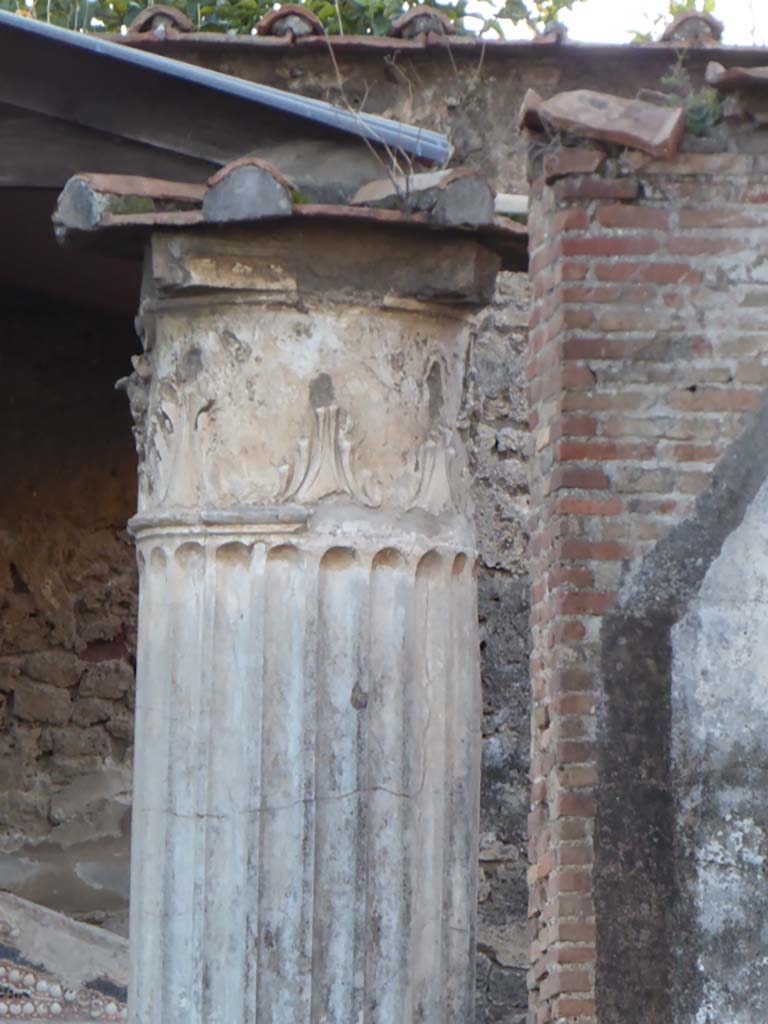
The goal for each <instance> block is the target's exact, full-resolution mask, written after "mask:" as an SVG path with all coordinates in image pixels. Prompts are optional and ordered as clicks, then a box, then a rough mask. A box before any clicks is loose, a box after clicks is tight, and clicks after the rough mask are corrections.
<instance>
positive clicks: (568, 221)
mask: <svg viewBox="0 0 768 1024" xmlns="http://www.w3.org/2000/svg"><path fill="white" fill-rule="evenodd" d="M588 227H589V217H588V215H587V211H586V210H585V209H583V208H582V207H578V206H576V207H573V208H572V209H570V210H561V211H560V212H559V213H556V214H555V216H554V217H553V218H552V231H553V233H555V234H556V233H558V232H560V231H585V230H586V229H587V228H588Z"/></svg>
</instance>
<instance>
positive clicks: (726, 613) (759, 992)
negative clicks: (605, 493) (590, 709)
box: [672, 485, 768, 1024]
mask: <svg viewBox="0 0 768 1024" xmlns="http://www.w3.org/2000/svg"><path fill="white" fill-rule="evenodd" d="M765 552H768V485H763V487H762V488H761V489H760V491H759V492H758V494H757V496H756V497H755V499H754V501H753V502H752V504H751V505H750V506H749V508H748V509H747V511H746V513H745V515H744V520H743V522H742V524H741V526H739V527H738V529H737V530H735V531H734V533H732V534H731V535H730V536H729V537H728V539H727V540H726V541H725V543H724V544H723V547H722V551H721V553H720V555H719V556H718V557H717V558H716V559H715V561H714V562H713V563H712V565H711V566H710V568H709V571H708V572H707V575H706V577H705V578H704V581H703V583H702V585H701V589H700V591H699V593H698V595H697V597H696V599H695V600H694V601H692V602H691V604H690V606H689V608H688V611H687V613H686V614H685V616H684V617H683V618H682V619H681V620H680V622H679V623H677V625H676V626H675V627H674V628H673V630H672V651H673V653H672V783H673V787H674V791H675V805H676V810H677V814H676V822H677V832H678V835H677V843H676V848H677V855H678V858H679V859H680V861H681V869H682V870H681V872H680V880H681V883H682V885H683V887H684V888H683V893H682V898H683V899H686V900H689V901H690V902H691V904H692V908H691V909H692V913H691V917H692V919H693V921H694V922H695V927H696V933H697V934H696V946H697V950H698V955H697V964H696V966H697V971H698V974H699V976H700V979H701V997H700V1002H699V1005H698V1007H695V1008H694V1007H693V1006H686V1005H683V1006H680V1007H679V1008H678V1012H677V1013H676V1019H677V1020H680V1021H686V1022H688V1021H693V1020H695V1022H696V1024H721V1022H722V1021H728V1022H729V1024H758V1022H763V1021H764V1020H765V1019H766V1017H767V1016H768V972H766V970H765V959H766V958H765V956H764V955H763V954H764V952H765V949H766V943H765V935H764V932H765V925H764V922H765V920H766V918H767V917H768V893H767V892H766V884H765V883H766V859H767V858H768V801H766V799H765V796H764V794H765V793H766V791H767V790H768V686H767V685H766V683H768V679H767V678H766V676H767V674H768V559H767V558H766V555H765ZM694 1009H695V1017H694V1016H693V1012H694Z"/></svg>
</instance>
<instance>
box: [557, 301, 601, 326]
mask: <svg viewBox="0 0 768 1024" xmlns="http://www.w3.org/2000/svg"><path fill="white" fill-rule="evenodd" d="M561 313H562V324H563V329H564V330H568V331H578V330H582V331H583V330H586V329H587V328H588V327H591V326H592V322H593V320H594V317H593V315H592V310H591V309H583V308H581V307H579V306H564V307H563V308H562V310H561Z"/></svg>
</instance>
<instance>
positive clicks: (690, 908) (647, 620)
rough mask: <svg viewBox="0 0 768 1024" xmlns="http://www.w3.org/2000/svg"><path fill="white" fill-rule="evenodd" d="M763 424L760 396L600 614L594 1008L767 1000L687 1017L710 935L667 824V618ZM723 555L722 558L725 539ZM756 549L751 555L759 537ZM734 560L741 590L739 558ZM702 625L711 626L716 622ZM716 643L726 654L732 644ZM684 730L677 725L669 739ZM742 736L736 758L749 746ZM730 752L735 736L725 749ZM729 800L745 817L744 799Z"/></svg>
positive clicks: (728, 503)
mask: <svg viewBox="0 0 768 1024" xmlns="http://www.w3.org/2000/svg"><path fill="white" fill-rule="evenodd" d="M767 431H768V403H766V402H765V401H764V402H763V404H762V406H761V408H760V409H759V410H758V412H757V413H756V414H755V417H754V419H753V420H752V422H751V424H750V425H749V427H748V428H747V429H746V430H745V431H744V433H743V434H742V435H741V437H740V438H739V439H738V440H737V441H736V442H735V443H734V444H733V445H732V446H731V447H730V448H729V450H728V452H727V453H726V455H725V456H724V457H723V458H722V459H721V461H720V462H719V463H718V466H717V468H716V470H715V472H714V474H713V478H712V482H711V484H710V486H709V487H708V488H707V490H706V491H704V492H703V493H702V494H701V496H700V497H699V498H698V499H697V501H696V505H695V508H694V512H693V514H692V515H691V516H690V517H689V518H688V519H687V520H685V521H684V522H682V523H679V524H678V525H677V526H676V527H674V528H673V529H672V530H671V531H670V533H669V534H668V535H667V536H666V537H664V538H663V539H662V540H661V541H659V543H658V544H657V545H656V547H655V548H654V549H653V550H652V551H651V552H650V553H649V554H648V555H647V557H646V558H645V559H644V560H643V562H642V563H641V564H640V566H639V568H638V569H637V571H635V572H634V573H632V574H631V575H628V577H627V579H626V581H625V584H624V586H623V588H622V592H621V594H620V596H619V600H618V602H617V606H616V607H615V608H614V610H613V611H611V612H610V613H609V614H607V615H606V616H605V619H604V620H603V626H602V657H601V672H602V692H601V694H600V699H599V702H598V736H597V738H598V777H599V780H600V781H599V784H598V787H597V792H596V797H597V809H596V822H595V874H594V898H595V907H596V915H597V920H598V922H599V927H598V935H597V956H598V962H597V999H598V1016H599V1019H600V1020H601V1022H603V1024H626V1021H628V1020H632V1021H633V1024H671V1022H672V1021H675V1022H679V1024H682V1022H686V1024H687V1022H693V1021H696V1024H715V1022H716V1021H717V1024H725V1021H727V1022H728V1024H753V1022H754V1024H757V1022H758V1021H760V1022H762V1021H764V1020H765V1016H766V1014H765V1012H764V1011H763V1012H760V1011H755V1012H756V1013H757V1015H756V1016H751V1017H744V1018H742V1019H738V1020H737V1019H736V1018H735V1017H734V1016H733V1015H732V1014H731V1012H730V1011H729V1013H728V1015H727V1016H726V1017H722V1016H721V1017H719V1018H718V1017H713V1016H712V1015H710V1016H706V1015H705V1016H704V1017H701V1018H699V1019H698V1020H697V1018H696V1014H697V1013H699V1012H700V1011H701V1012H705V1013H706V1010H705V1009H703V1008H704V1007H705V1005H706V1000H707V998H708V996H707V995H705V992H704V981H703V978H702V972H701V968H700V956H701V955H704V951H705V949H706V942H705V941H704V940H703V936H702V935H701V928H700V922H699V919H698V917H697V911H696V905H695V901H694V900H692V899H691V898H690V896H689V893H690V892H691V891H692V890H691V885H693V888H694V890H695V882H694V881H692V877H693V878H694V879H695V877H696V870H697V869H696V862H695V860H694V859H693V857H692V853H691V850H692V849H695V845H694V846H690V845H686V843H685V842H684V841H683V839H682V836H681V829H682V828H683V827H684V824H685V823H681V826H680V828H679V829H676V820H677V821H680V815H681V814H682V813H683V812H684V809H683V808H682V806H681V807H680V808H678V809H677V811H678V813H677V814H676V807H675V802H674V801H675V798H676V796H677V793H676V791H675V783H676V782H677V779H676V777H675V776H674V773H673V771H672V758H671V737H672V727H673V725H672V722H673V719H672V702H671V699H670V694H671V689H672V659H673V649H672V648H673V639H672V631H673V627H674V626H675V624H676V623H677V622H679V621H681V620H683V622H684V621H685V620H684V616H687V615H689V614H690V615H693V616H695V615H697V614H698V615H701V614H703V613H702V610H701V608H699V607H698V606H696V605H693V604H692V602H693V601H694V599H695V598H696V595H697V592H698V590H699V588H700V587H701V586H702V581H703V580H704V579H705V577H706V575H707V572H708V571H709V569H710V567H711V566H712V565H713V563H714V562H715V561H716V560H717V559H718V558H719V556H720V554H721V551H723V546H724V544H725V543H726V541H727V540H728V538H729V536H730V535H731V534H732V533H733V532H734V531H736V530H738V528H739V527H740V525H741V523H742V521H743V519H744V516H745V514H746V512H747V510H748V509H749V506H750V504H751V503H752V501H753V499H755V497H756V495H757V494H758V492H760V491H761V488H762V487H763V484H764V482H765V480H766V477H767V476H768V446H766V444H765V437H766V433H767ZM723 557H724V559H725V562H726V563H727V561H728V555H727V553H726V554H724V555H723ZM751 557H752V559H753V560H755V553H754V550H753V552H752V556H751ZM733 572H734V583H733V587H734V588H735V589H734V590H733V591H732V592H733V593H734V594H736V593H738V590H739V587H738V582H737V581H738V578H739V576H740V575H741V573H740V571H739V568H738V565H737V567H736V568H735V569H734V570H733ZM737 618H738V616H737ZM741 625H742V627H743V625H744V621H743V618H742V619H741ZM707 633H708V635H711V636H716V630H715V631H714V633H713V631H712V629H708V631H707ZM712 642H716V641H714V640H713V641H712ZM723 650H724V651H725V654H724V659H725V660H727V658H728V653H727V652H728V650H729V648H727V647H726V648H723ZM707 658H708V656H707V655H703V657H702V662H703V667H704V668H706V669H710V668H714V666H711V665H710V664H709V663H708V661H707ZM744 671H745V669H744V668H741V669H736V670H735V671H734V673H733V674H732V675H731V676H730V678H731V679H732V680H738V679H739V678H740V676H741V675H743V674H744ZM711 680H712V686H714V687H722V693H723V699H722V700H721V701H719V702H718V703H719V705H722V704H723V703H727V702H728V700H729V699H730V694H729V693H728V686H727V684H726V685H725V686H723V682H724V677H723V676H722V674H720V673H718V672H717V671H714V672H713V673H712V676H711ZM729 710H730V709H729ZM742 714H743V715H745V716H747V715H749V709H748V708H747V707H744V708H743V710H742ZM712 717H718V718H721V716H712ZM675 720H676V721H677V719H675ZM680 743H681V739H680V737H677V738H676V740H675V750H676V751H677V750H678V749H679V748H680ZM740 749H741V750H742V752H741V755H740V757H741V758H742V759H743V758H744V754H745V753H746V747H745V748H740ZM735 753H736V745H734V747H733V749H732V751H731V755H733V754H735ZM724 756H725V755H724ZM748 757H749V755H748V754H747V757H746V760H748ZM738 766H739V758H738V757H737V758H736V760H732V761H729V770H732V771H733V772H734V773H735V777H734V780H733V782H734V784H735V785H742V784H743V782H744V780H743V779H742V778H741V777H740V776H739V771H738ZM691 771H692V776H691V784H692V785H694V784H696V785H701V786H703V787H705V790H706V785H707V778H708V776H707V772H706V770H704V771H698V769H697V767H696V762H695V761H693V760H692V761H691ZM697 771H698V775H697V774H696V772H697ZM678 791H679V787H678ZM691 792H694V790H693V789H692V790H691ZM734 813H735V812H734ZM738 813H739V814H740V815H741V816H742V817H744V816H745V809H743V808H742V809H740V810H739V812H738ZM719 814H720V812H719V811H718V810H717V807H716V806H714V807H713V809H712V810H711V811H710V812H709V815H710V816H711V817H712V818H715V819H716V818H717V817H718V816H719ZM685 827H687V825H685ZM628 922H629V924H628ZM724 937H725V936H724V935H723V934H721V938H720V943H721V953H722V957H723V960H725V959H726V958H728V957H729V956H730V957H731V959H730V960H729V970H730V971H731V972H732V973H731V976H732V977H733V978H734V979H736V978H737V974H736V973H734V972H736V969H737V968H738V966H739V965H738V963H736V962H735V961H736V960H737V959H738V958H736V957H734V956H733V951H734V944H733V942H732V941H731V939H730V937H729V938H728V939H727V941H723V939H724ZM737 945H738V944H737ZM726 976H727V975H726ZM736 983H737V984H739V985H740V986H742V987H744V986H745V985H746V982H742V981H737V982H736ZM730 984H731V982H730V981H729V985H730ZM751 984H754V983H753V982H752V983H751ZM744 990H745V991H748V989H747V988H744ZM721 1009H722V1003H721Z"/></svg>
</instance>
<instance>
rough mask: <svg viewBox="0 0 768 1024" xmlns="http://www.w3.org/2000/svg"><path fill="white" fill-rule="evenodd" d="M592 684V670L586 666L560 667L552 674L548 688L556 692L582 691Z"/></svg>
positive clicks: (590, 687)
mask: <svg viewBox="0 0 768 1024" xmlns="http://www.w3.org/2000/svg"><path fill="white" fill-rule="evenodd" d="M593 686H594V678H593V674H592V672H590V671H589V669H586V668H578V667H573V668H561V669H558V670H557V671H556V672H554V673H553V674H552V677H551V679H550V683H549V690H550V693H552V694H557V693H583V692H584V691H585V690H591V689H592V688H593Z"/></svg>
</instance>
